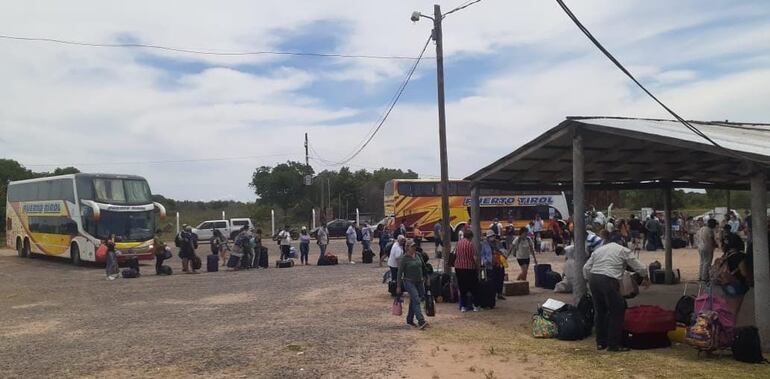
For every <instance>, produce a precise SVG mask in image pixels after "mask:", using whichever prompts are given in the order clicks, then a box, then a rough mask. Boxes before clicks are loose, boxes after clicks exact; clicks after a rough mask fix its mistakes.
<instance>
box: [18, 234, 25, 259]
mask: <svg viewBox="0 0 770 379" xmlns="http://www.w3.org/2000/svg"><path fill="white" fill-rule="evenodd" d="M16 254H18V255H19V258H25V257H26V256H27V255H26V254H27V252H26V250H24V244H23V243H22V242H21V238H16Z"/></svg>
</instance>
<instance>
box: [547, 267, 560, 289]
mask: <svg viewBox="0 0 770 379" xmlns="http://www.w3.org/2000/svg"><path fill="white" fill-rule="evenodd" d="M559 282H561V274H559V273H558V272H556V271H548V272H546V273H545V283H543V288H545V289H549V290H552V289H554V288H556V283H559Z"/></svg>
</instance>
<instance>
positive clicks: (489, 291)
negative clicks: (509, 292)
mask: <svg viewBox="0 0 770 379" xmlns="http://www.w3.org/2000/svg"><path fill="white" fill-rule="evenodd" d="M477 292H478V295H477V298H475V299H473V304H475V305H476V306H479V307H481V308H490V309H491V308H494V307H495V301H496V298H497V289H496V288H495V283H494V281H492V280H480V281H479V289H478V291H477Z"/></svg>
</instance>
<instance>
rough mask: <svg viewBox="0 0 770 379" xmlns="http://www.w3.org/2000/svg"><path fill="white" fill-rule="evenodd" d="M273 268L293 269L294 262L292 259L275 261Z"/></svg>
mask: <svg viewBox="0 0 770 379" xmlns="http://www.w3.org/2000/svg"><path fill="white" fill-rule="evenodd" d="M275 267H278V268H289V267H294V260H293V259H282V260H277V261H275Z"/></svg>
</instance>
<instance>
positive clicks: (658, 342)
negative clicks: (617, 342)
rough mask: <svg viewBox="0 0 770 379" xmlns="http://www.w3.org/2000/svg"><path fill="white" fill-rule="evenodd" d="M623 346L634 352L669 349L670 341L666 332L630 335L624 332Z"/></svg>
mask: <svg viewBox="0 0 770 379" xmlns="http://www.w3.org/2000/svg"><path fill="white" fill-rule="evenodd" d="M623 346H625V347H629V348H631V349H634V350H647V349H660V348H664V347H671V340H670V339H668V334H667V333H666V332H662V333H639V334H632V333H629V332H626V331H624V335H623Z"/></svg>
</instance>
